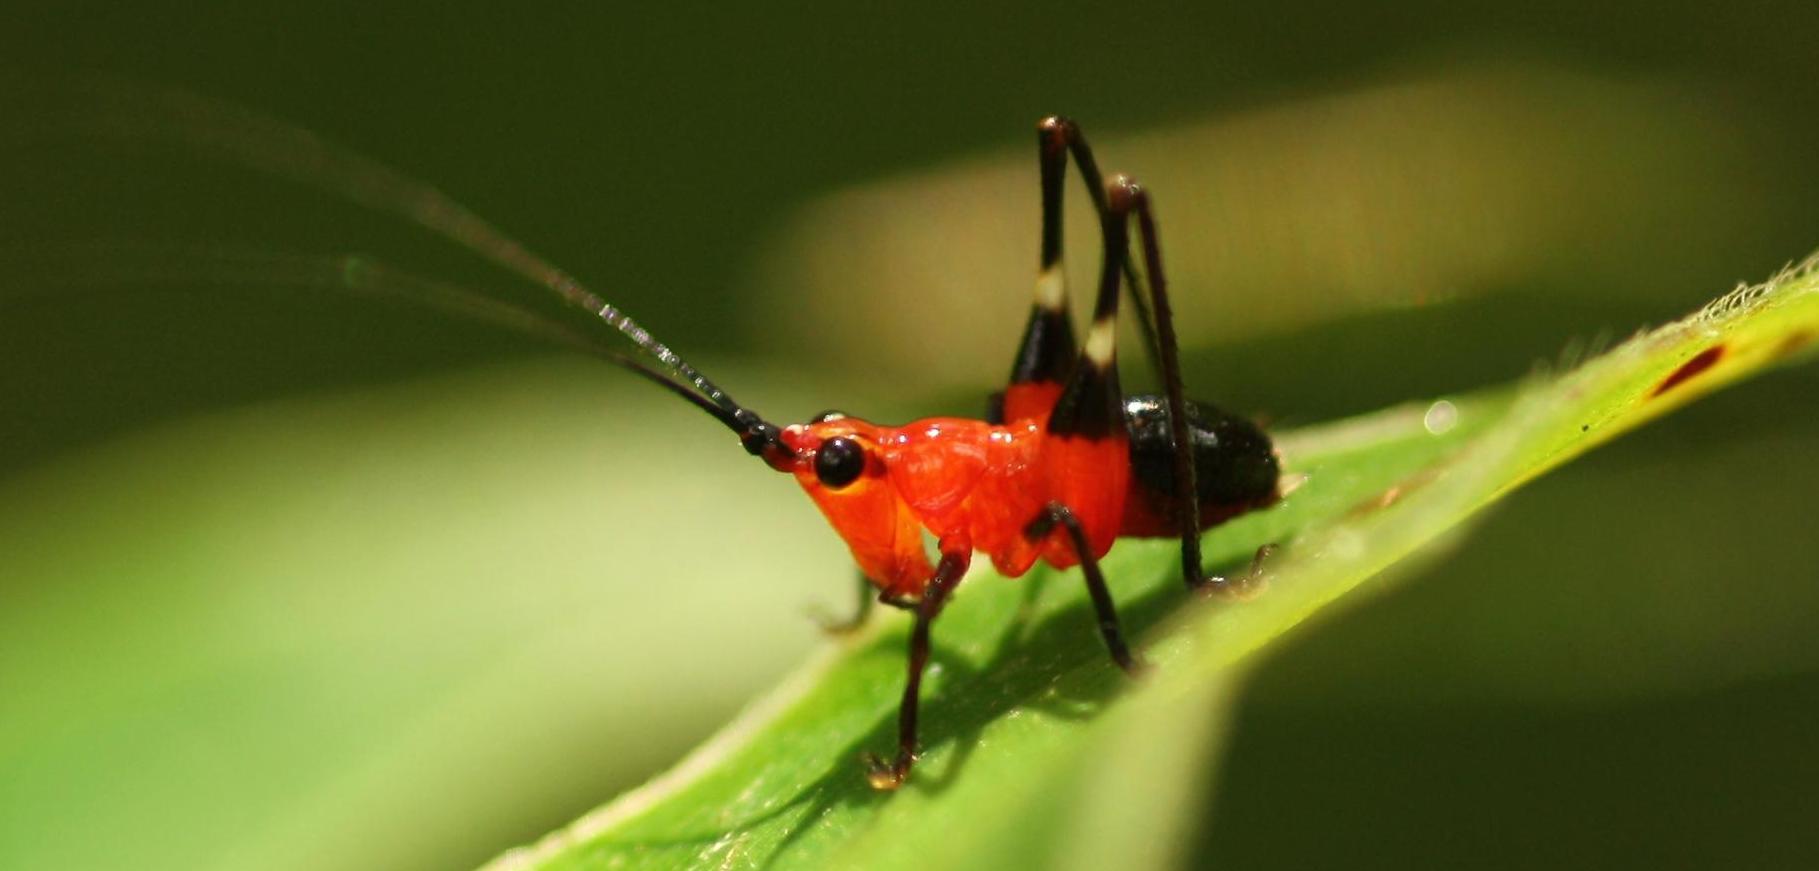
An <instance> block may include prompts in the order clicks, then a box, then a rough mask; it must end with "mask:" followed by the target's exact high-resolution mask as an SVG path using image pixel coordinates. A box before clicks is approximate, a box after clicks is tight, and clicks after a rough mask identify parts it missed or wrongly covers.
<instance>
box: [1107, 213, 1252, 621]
mask: <svg viewBox="0 0 1819 871" xmlns="http://www.w3.org/2000/svg"><path fill="white" fill-rule="evenodd" d="M1109 193H1110V196H1111V201H1112V202H1111V208H1112V211H1113V212H1121V211H1124V212H1130V211H1134V212H1136V213H1137V229H1138V230H1139V231H1140V233H1141V235H1142V236H1143V271H1144V272H1145V273H1146V274H1147V275H1148V276H1149V290H1150V296H1151V301H1152V303H1153V305H1154V311H1155V314H1156V338H1157V341H1158V350H1159V352H1160V356H1161V358H1162V386H1163V394H1164V397H1165V398H1166V399H1167V401H1168V414H1169V436H1170V438H1171V439H1172V440H1173V441H1174V445H1175V463H1174V466H1175V480H1174V485H1175V493H1174V497H1175V498H1174V503H1175V520H1176V524H1177V529H1179V530H1180V535H1181V577H1182V580H1183V581H1184V582H1186V584H1187V587H1188V589H1190V590H1197V591H1204V592H1208V593H1213V592H1235V593H1237V592H1243V591H1244V590H1248V589H1249V587H1250V586H1251V584H1252V583H1253V582H1254V581H1255V580H1256V579H1257V578H1258V577H1259V576H1260V575H1261V573H1262V565H1263V561H1264V559H1265V558H1267V557H1268V556H1269V554H1270V552H1272V551H1273V550H1274V547H1273V546H1271V545H1265V546H1263V547H1261V548H1258V550H1257V555H1256V557H1255V558H1253V559H1252V560H1251V568H1250V571H1249V572H1247V573H1246V575H1245V577H1244V578H1243V579H1241V580H1238V581H1228V580H1226V579H1224V578H1219V577H1211V576H1208V575H1207V574H1206V570H1205V569H1204V568H1202V566H1201V563H1200V500H1199V498H1198V497H1197V493H1198V490H1199V482H1198V480H1197V477H1198V470H1196V469H1195V468H1194V451H1193V443H1192V441H1191V440H1190V436H1189V434H1188V428H1187V410H1186V409H1187V398H1186V396H1184V395H1183V394H1184V391H1183V389H1182V385H1181V352H1180V348H1179V347H1178V346H1177V344H1176V340H1175V315H1174V311H1173V309H1172V308H1170V306H1169V301H1168V279H1167V278H1166V277H1165V276H1164V274H1163V272H1162V247H1161V243H1160V242H1159V241H1158V240H1157V238H1156V218H1155V213H1154V212H1153V211H1152V210H1151V208H1150V199H1149V193H1148V192H1147V191H1145V190H1144V189H1143V188H1142V187H1140V186H1138V185H1137V184H1135V183H1130V184H1128V185H1126V186H1124V187H1118V186H1113V188H1111V189H1110V191H1109Z"/></svg>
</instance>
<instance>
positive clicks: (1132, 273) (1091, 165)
mask: <svg viewBox="0 0 1819 871" xmlns="http://www.w3.org/2000/svg"><path fill="white" fill-rule="evenodd" d="M1036 128H1037V138H1038V141H1039V143H1040V145H1039V148H1040V154H1041V160H1042V269H1043V272H1044V274H1046V273H1047V272H1048V270H1049V269H1050V267H1051V266H1053V267H1056V268H1058V267H1059V266H1060V262H1061V235H1062V220H1061V217H1062V214H1061V213H1062V210H1061V186H1062V185H1061V182H1062V176H1063V175H1064V174H1065V172H1066V165H1067V158H1068V157H1069V156H1072V157H1073V159H1074V166H1075V167H1076V168H1078V169H1079V170H1080V180H1081V182H1083V183H1084V184H1085V185H1086V191H1087V195H1088V196H1090V197H1091V198H1092V200H1093V211H1094V212H1095V213H1096V214H1097V215H1098V216H1099V221H1100V223H1101V224H1103V223H1104V222H1105V221H1106V220H1108V219H1109V217H1110V215H1111V207H1110V202H1109V200H1108V198H1107V196H1106V186H1105V176H1104V175H1103V174H1101V173H1100V172H1099V162H1098V161H1097V160H1095V159H1094V158H1093V149H1092V146H1090V145H1088V144H1087V142H1086V134H1085V133H1082V132H1081V130H1080V125H1078V124H1076V123H1074V121H1073V119H1071V118H1064V117H1062V116H1060V115H1051V116H1049V117H1047V118H1044V119H1042V121H1041V122H1040V123H1038V124H1037V125H1036ZM1118 255H1119V263H1118V268H1119V270H1120V271H1121V272H1122V273H1123V274H1124V277H1125V279H1126V284H1125V287H1126V288H1127V289H1128V290H1129V292H1130V301H1131V308H1132V310H1133V311H1134V312H1136V316H1137V329H1138V331H1139V332H1141V333H1142V334H1143V346H1144V348H1146V349H1147V351H1146V353H1148V354H1149V357H1150V363H1151V364H1152V367H1153V368H1158V369H1159V367H1160V360H1159V352H1158V346H1157V341H1156V339H1157V337H1156V327H1155V323H1154V321H1153V319H1152V318H1151V316H1150V306H1149V301H1148V300H1145V299H1144V298H1143V294H1142V292H1141V291H1140V290H1139V287H1140V284H1139V281H1138V277H1137V271H1136V269H1134V268H1133V267H1132V266H1131V262H1130V258H1129V256H1127V255H1126V253H1125V252H1123V251H1120V252H1118Z"/></svg>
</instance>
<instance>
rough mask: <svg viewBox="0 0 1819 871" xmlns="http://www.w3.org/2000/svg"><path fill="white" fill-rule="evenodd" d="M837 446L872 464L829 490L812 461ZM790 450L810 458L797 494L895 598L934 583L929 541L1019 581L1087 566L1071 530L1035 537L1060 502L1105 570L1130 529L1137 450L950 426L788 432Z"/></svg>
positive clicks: (1106, 441)
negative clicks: (838, 442) (1104, 559)
mask: <svg viewBox="0 0 1819 871" xmlns="http://www.w3.org/2000/svg"><path fill="white" fill-rule="evenodd" d="M1027 407H1028V406H1025V408H1027ZM1043 417H1044V418H1045V417H1046V410H1045V411H1044V414H1043ZM837 436H845V437H848V438H852V439H855V440H857V441H858V442H859V443H860V444H861V445H862V446H863V447H864V449H865V452H866V467H865V472H864V473H863V474H862V475H861V476H860V477H859V479H858V480H856V481H854V482H853V483H851V484H848V485H846V486H844V487H840V488H838V489H836V488H831V487H828V486H825V485H824V484H823V483H822V482H821V480H820V479H819V478H818V477H817V475H816V473H815V469H814V464H813V462H812V461H811V460H810V459H808V458H812V457H813V456H814V453H815V450H816V449H817V448H819V447H820V446H821V443H822V442H824V441H826V440H828V439H831V438H835V437H837ZM783 440H784V443H785V444H787V445H788V446H789V447H790V448H791V449H792V450H793V451H794V452H795V453H796V455H797V456H798V457H802V458H804V459H802V460H801V461H799V462H798V464H797V466H796V468H795V469H794V472H795V476H796V481H797V483H799V484H801V485H802V489H803V490H804V491H806V492H807V493H808V495H809V497H810V498H812V499H813V500H814V501H815V505H816V506H817V507H819V508H820V509H821V513H822V514H823V515H824V516H826V518H827V520H828V523H830V524H831V525H832V526H833V527H834V529H835V531H837V532H838V533H839V534H840V537H841V538H842V539H844V540H845V541H846V543H847V546H848V547H849V548H850V549H851V550H852V553H853V559H854V560H855V561H856V562H857V563H858V564H859V568H860V570H861V571H863V572H864V573H865V576H866V577H868V578H870V579H871V581H872V583H873V584H875V585H877V586H878V587H879V588H880V589H881V590H883V591H884V592H885V593H886V594H888V595H890V596H893V597H915V596H919V595H920V594H921V592H922V589H923V586H924V585H925V584H927V582H928V579H929V576H930V574H931V573H932V571H933V567H932V565H931V563H930V562H929V558H928V556H927V554H926V552H925V550H924V546H923V540H922V532H923V531H924V530H926V531H927V532H928V534H929V535H930V536H932V537H933V538H934V539H935V541H936V542H937V543H938V547H939V549H940V550H941V551H942V552H943V553H970V552H972V551H981V552H984V553H985V554H986V555H987V556H989V557H990V558H991V560H992V564H993V565H994V566H995V567H996V568H997V569H998V571H1000V572H1002V573H1003V574H1005V575H1008V576H1012V577H1015V576H1017V575H1021V574H1023V573H1024V572H1027V571H1029V569H1030V567H1031V566H1032V565H1034V564H1035V563H1036V561H1037V560H1038V559H1042V560H1046V561H1047V562H1048V563H1049V564H1051V565H1054V566H1057V567H1060V568H1066V567H1068V566H1072V565H1075V564H1076V563H1078V562H1079V561H1080V560H1079V557H1078V556H1077V555H1076V554H1075V553H1074V550H1073V546H1072V544H1071V543H1070V542H1069V541H1068V539H1067V536H1066V534H1065V533H1064V532H1062V531H1060V530H1056V531H1053V532H1051V533H1050V534H1049V535H1048V536H1047V537H1046V538H1045V539H1043V540H1041V541H1035V542H1032V541H1030V540H1029V539H1028V538H1026V537H1025V535H1024V529H1026V528H1027V527H1028V526H1029V524H1030V522H1031V521H1033V520H1035V519H1036V517H1037V516H1038V515H1039V514H1040V513H1041V512H1042V510H1043V509H1044V507H1045V506H1046V505H1047V504H1048V503H1049V502H1051V501H1059V502H1061V503H1063V504H1065V505H1067V506H1068V507H1069V508H1071V509H1073V511H1074V514H1075V516H1076V517H1078V518H1079V520H1080V523H1081V525H1082V527H1083V528H1084V529H1085V530H1086V534H1087V540H1088V542H1089V543H1090V546H1091V549H1092V551H1093V553H1092V556H1093V557H1095V558H1097V557H1100V556H1103V555H1104V554H1105V552H1106V551H1107V550H1110V549H1111V546H1112V542H1113V541H1114V540H1115V539H1116V538H1117V537H1118V534H1119V528H1120V525H1121V523H1122V521H1123V517H1124V501H1125V493H1126V488H1127V486H1128V482H1129V479H1130V459H1129V448H1128V444H1127V442H1126V440H1125V439H1123V438H1121V437H1111V438H1101V439H1080V438H1064V437H1060V436H1055V435H1052V434H1050V433H1048V432H1047V431H1045V430H1044V428H1043V427H1042V426H1041V425H1040V424H1039V423H1038V420H1037V418H1033V417H1029V416H1025V417H1023V418H1022V419H1014V420H1012V421H1011V422H1009V423H1006V424H989V423H985V422H983V421H978V420H967V419H963V418H947V417H939V418H928V419H925V420H919V421H914V422H912V423H908V424H905V425H903V426H897V427H887V426H878V425H875V424H871V423H866V422H865V421H861V420H857V419H854V418H846V417H842V418H836V419H833V420H828V421H824V422H820V423H810V424H798V425H795V426H791V427H788V428H786V429H784V431H783Z"/></svg>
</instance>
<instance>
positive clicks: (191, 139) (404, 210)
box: [81, 81, 776, 453]
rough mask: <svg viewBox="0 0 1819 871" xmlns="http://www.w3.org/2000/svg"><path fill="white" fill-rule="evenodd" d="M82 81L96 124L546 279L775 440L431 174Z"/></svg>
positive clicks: (158, 94)
mask: <svg viewBox="0 0 1819 871" xmlns="http://www.w3.org/2000/svg"><path fill="white" fill-rule="evenodd" d="M81 90H83V91H85V92H86V95H87V96H89V97H91V98H96V99H100V100H108V101H109V105H108V106H107V107H106V109H107V111H104V112H98V113H96V116H95V117H91V118H87V119H85V120H86V122H87V123H88V124H89V125H91V126H92V127H93V128H95V132H99V133H103V134H110V135H115V136H125V137H129V138H138V139H153V140H157V139H165V140H174V141H176V142H179V143H182V144H185V145H188V146H190V147H192V148H196V149H198V150H205V151H212V152H215V153H218V154H221V155H224V156H225V157H227V158H229V159H231V160H234V161H236V162H238V163H241V164H244V165H246V166H249V167H252V168H255V169H259V170H263V171H265V172H270V173H273V174H276V175H282V176H287V177H289V178H292V179H294V180H297V181H301V182H304V183H307V184H312V185H315V186H318V187H322V188H326V189H328V190H330V191H333V192H335V193H338V194H340V195H342V196H344V197H347V198H348V199H350V200H353V201H354V202H357V203H360V204H361V205H364V206H367V207H369V208H372V209H375V210H379V211H385V212H391V213H393V214H396V215H399V216H401V217H403V218H406V219H408V220H410V221H412V222H413V223H416V224H417V225H419V226H421V227H423V228H425V229H427V230H430V231H432V232H434V233H437V234H438V235H441V236H443V237H445V238H447V239H449V240H451V241H453V242H456V243H457V244H460V245H462V246H464V247H466V248H468V249H470V250H472V251H474V252H475V253H477V254H480V255H481V256H483V257H485V258H486V259H488V260H491V261H493V262H494V263H496V264H498V265H500V266H503V267H505V268H506V269H509V270H511V271H513V272H516V273H518V274H519V275H521V276H523V277H525V278H527V279H530V280H531V281H534V282H536V283H537V284H540V285H542V286H543V287H545V288H546V289H548V290H550V291H552V292H554V293H555V294H556V295H557V296H559V297H561V298H562V299H563V300H564V301H565V302H567V303H568V304H570V305H572V306H575V307H576V308H579V309H582V310H584V311H586V312H588V313H590V314H592V315H593V316H594V317H596V318H598V319H599V320H600V321H601V322H603V323H605V324H606V325H607V326H609V327H612V328H613V329H615V330H617V331H618V332H619V333H620V334H621V335H623V336H625V337H626V338H627V339H630V340H631V342H632V343H633V344H634V345H636V346H637V347H638V349H639V350H641V351H643V352H644V353H646V354H648V355H650V356H651V357H652V358H653V359H655V360H656V361H657V362H658V363H661V364H662V365H663V367H664V368H666V369H668V370H669V371H670V372H671V373H673V374H674V375H675V376H676V377H678V378H680V379H682V380H683V381H685V382H687V383H688V384H689V385H691V386H692V387H693V388H694V389H695V391H697V392H698V393H699V394H700V397H701V398H702V399H704V400H705V401H706V402H708V403H711V404H712V405H714V406H716V407H718V408H719V409H720V410H721V411H722V412H724V414H717V415H716V417H719V418H720V419H721V420H722V421H723V422H726V423H727V425H728V426H730V427H732V428H733V429H734V430H735V431H738V432H739V433H740V435H741V437H742V438H743V439H744V440H745V442H746V448H747V450H753V452H754V453H756V452H757V451H756V450H754V447H755V444H754V438H756V439H757V442H756V444H760V445H769V444H775V443H776V439H775V436H774V432H775V428H774V427H771V426H770V425H769V424H767V423H765V422H764V420H763V419H762V418H760V417H759V416H758V415H757V414H756V413H755V412H753V411H751V410H750V409H748V408H745V407H744V406H742V405H740V404H739V403H738V402H736V401H734V399H733V398H732V397H731V396H730V395H728V394H727V393H726V391H724V390H722V389H720V387H719V386H718V385H716V384H714V382H712V381H710V380H708V379H707V377H706V376H704V375H702V374H701V373H700V372H699V371H698V370H696V369H695V368H694V367H693V366H690V365H689V364H688V362H687V361H685V360H683V359H682V357H681V356H679V355H678V354H676V352H674V351H672V350H670V348H669V346H667V345H665V344H663V343H662V342H659V341H658V340H657V339H656V338H655V337H653V336H652V335H651V334H650V331H648V330H646V329H644V327H642V326H640V325H639V324H638V323H637V322H636V321H634V320H632V319H631V317H629V316H628V315H626V314H625V313H624V312H623V311H620V310H619V309H618V308H617V307H615V306H613V305H612V304H610V303H608V302H607V301H606V300H604V299H602V298H601V297H600V296H599V295H597V294H595V293H594V292H593V291H590V290H588V289H587V288H586V287H585V286H583V285H582V284H581V282H579V281H577V280H576V279H575V278H574V277H573V276H571V275H569V274H568V273H566V272H564V271H562V270H561V269H558V268H556V267H555V266H554V265H552V264H550V263H549V262H548V261H546V260H544V259H543V258H542V257H539V256H537V255H536V254H534V253H532V252H531V251H530V249H528V248H526V247H525V246H524V245H523V244H522V243H520V242H518V241H517V240H515V239H512V238H511V237H509V236H507V235H505V233H503V232H501V231H500V230H499V229H498V228H496V227H494V226H492V225H491V224H489V223H487V222H486V220H485V219H483V218H481V217H480V216H479V215H476V214H474V213H473V212H472V211H470V210H469V209H468V208H467V207H465V206H463V205H461V204H460V203H457V202H455V201H454V200H453V199H451V198H449V197H448V195H446V194H444V193H442V192H441V191H439V190H437V189H436V188H434V187H432V186H430V185H429V184H426V183H424V182H421V181H418V180H417V179H414V178H411V177H410V176H407V175H405V174H403V173H401V172H398V171H397V170H394V169H392V168H391V167H388V166H386V165H384V164H382V163H379V162H378V161H375V160H372V159H370V158H366V157H362V156H361V155H359V154H355V153H353V152H351V151H347V150H346V149H343V148H341V147H339V146H336V145H334V144H333V143H330V142H328V141H327V140H324V139H322V138H321V137H319V136H316V135H315V134H313V133H311V132H309V131H307V130H304V129H302V128H299V127H296V126H294V125H291V124H287V123H285V122H283V121H279V120H277V119H274V118H268V117H265V116H262V115H259V114H257V113H254V112H252V111H250V110H246V109H243V108H240V107H236V106H231V105H227V104H223V103H219V102H216V101H213V100H208V99H205V98H202V97H198V96H195V95H192V94H187V93H183V92H179V91H171V90H157V89H148V88H143V87H134V86H131V85H127V84H124V83H115V82H107V81H102V82H96V83H90V84H87V85H86V86H84V87H82V88H81ZM646 374H647V375H648V374H650V373H648V372H647V373H646ZM666 380H667V379H666ZM767 433H771V434H770V435H767Z"/></svg>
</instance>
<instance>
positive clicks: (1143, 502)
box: [1120, 395, 1278, 536]
mask: <svg viewBox="0 0 1819 871" xmlns="http://www.w3.org/2000/svg"><path fill="white" fill-rule="evenodd" d="M1124 422H1125V426H1126V427H1127V428H1128V429H1129V430H1130V437H1131V483H1130V491H1129V493H1128V495H1127V496H1126V498H1125V509H1124V523H1123V526H1122V529H1121V531H1120V534H1122V535H1135V536H1172V535H1176V534H1177V533H1178V532H1179V530H1178V529H1177V528H1176V525H1175V523H1176V522H1175V521H1174V520H1173V518H1174V516H1175V512H1174V504H1175V497H1174V494H1175V478H1174V475H1175V445H1174V439H1172V438H1170V436H1169V414H1168V403H1167V401H1166V400H1165V399H1163V398H1162V397H1160V396H1148V395H1145V396H1127V397H1125V398H1124ZM1187 424H1188V432H1189V434H1190V438H1191V440H1192V442H1193V446H1194V469H1195V472H1196V473H1197V474H1196V476H1195V484H1196V491H1197V493H1198V495H1199V502H1200V528H1201V529H1205V528H1207V527H1209V526H1212V525H1214V524H1217V523H1219V522H1221V521H1223V520H1226V519H1228V518H1231V517H1233V516H1234V515H1238V514H1242V513H1244V512H1246V511H1249V510H1251V509H1253V508H1261V507H1263V506H1265V505H1268V504H1270V503H1272V502H1274V501H1276V479H1277V476H1278V469H1277V464H1276V452H1275V448H1274V446H1272V445H1271V444H1270V439H1269V436H1267V435H1265V434H1264V433H1263V430H1262V429H1260V428H1259V427H1258V426H1257V425H1256V424H1254V423H1252V422H1250V421H1248V420H1246V419H1244V418H1242V417H1238V416H1236V415H1233V414H1230V413H1228V412H1226V411H1223V410H1221V409H1219V408H1216V407H1214V406H1212V405H1207V404H1204V403H1196V402H1192V401H1190V402H1188V403H1187Z"/></svg>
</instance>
